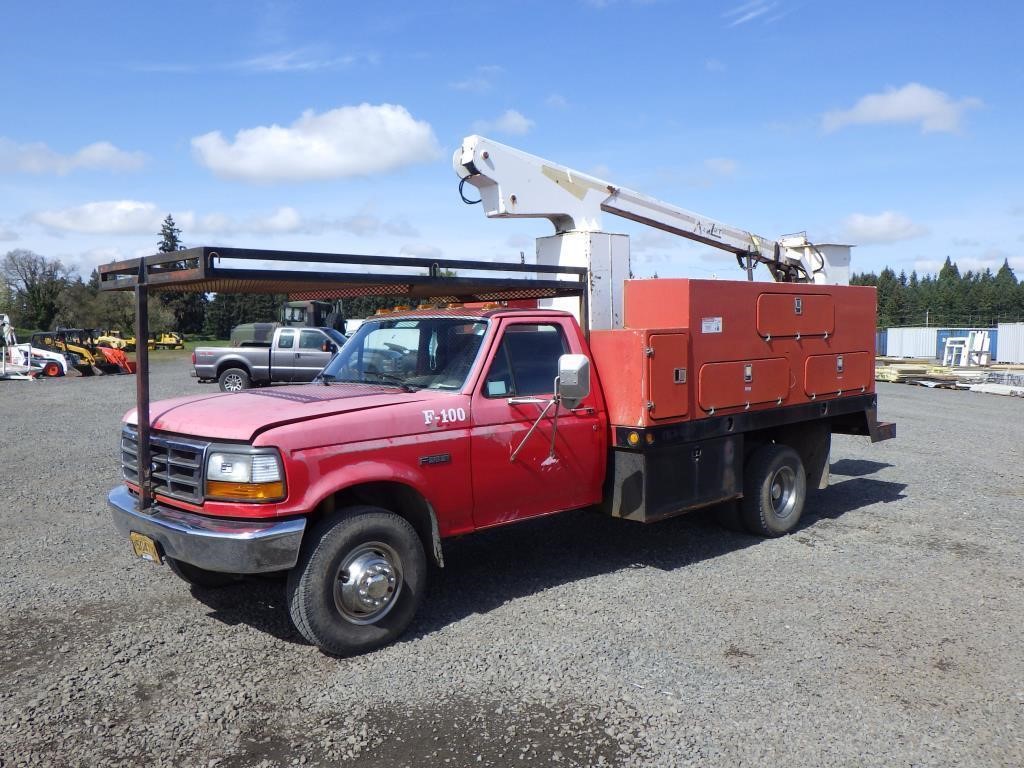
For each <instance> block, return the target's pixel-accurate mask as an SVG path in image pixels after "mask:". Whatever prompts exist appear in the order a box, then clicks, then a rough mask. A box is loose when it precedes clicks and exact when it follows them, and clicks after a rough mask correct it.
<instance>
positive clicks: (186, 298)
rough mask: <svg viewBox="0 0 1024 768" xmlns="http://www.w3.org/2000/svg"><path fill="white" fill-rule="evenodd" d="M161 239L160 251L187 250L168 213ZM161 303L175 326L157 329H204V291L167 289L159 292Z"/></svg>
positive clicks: (185, 330)
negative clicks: (168, 311) (170, 314)
mask: <svg viewBox="0 0 1024 768" xmlns="http://www.w3.org/2000/svg"><path fill="white" fill-rule="evenodd" d="M159 235H160V240H159V241H158V242H157V249H158V250H159V251H160V253H176V252H177V251H183V250H185V246H184V245H182V242H181V229H180V228H179V227H178V225H177V224H175V222H174V217H173V216H171V214H167V218H165V219H164V221H163V224H162V225H161V227H160V232H159ZM178 266H180V267H184V266H185V262H184V261H181V262H178ZM158 295H159V297H160V303H161V304H162V305H163V306H165V307H167V308H168V309H169V310H170V311H171V313H172V315H173V317H174V323H173V324H174V328H155V327H154V329H153V330H155V331H171V330H176V331H180V332H182V333H198V332H199V331H201V330H202V329H203V319H204V317H205V315H206V304H207V300H206V296H205V295H204V294H202V293H188V292H184V291H166V292H161V293H159V294H158Z"/></svg>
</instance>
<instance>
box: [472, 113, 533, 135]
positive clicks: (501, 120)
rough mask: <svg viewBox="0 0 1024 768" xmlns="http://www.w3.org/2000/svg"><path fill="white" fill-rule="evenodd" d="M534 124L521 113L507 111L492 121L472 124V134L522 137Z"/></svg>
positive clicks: (479, 121) (480, 121)
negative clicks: (500, 134) (503, 134)
mask: <svg viewBox="0 0 1024 768" xmlns="http://www.w3.org/2000/svg"><path fill="white" fill-rule="evenodd" d="M533 126H534V122H533V120H530V119H529V118H528V117H524V116H523V115H522V113H520V112H518V111H516V110H514V109H509V110H506V111H505V113H504V114H503V115H501V116H499V117H497V118H495V119H494V120H478V121H477V122H475V123H473V132H474V133H508V134H512V135H515V136H522V135H523V134H524V133H529V132H530V129H531V128H533Z"/></svg>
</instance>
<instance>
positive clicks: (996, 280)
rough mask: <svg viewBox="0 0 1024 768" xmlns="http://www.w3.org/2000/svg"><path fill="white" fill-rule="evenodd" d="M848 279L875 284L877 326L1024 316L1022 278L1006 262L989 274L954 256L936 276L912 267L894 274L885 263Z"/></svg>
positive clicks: (966, 323) (982, 322)
mask: <svg viewBox="0 0 1024 768" xmlns="http://www.w3.org/2000/svg"><path fill="white" fill-rule="evenodd" d="M850 283H851V284H853V285H873V286H875V287H876V288H877V289H878V327H879V328H889V327H892V326H899V325H939V326H945V327H991V326H994V325H995V324H996V323H1000V322H1003V323H1007V322H1019V321H1024V282H1021V281H1018V280H1017V276H1016V275H1015V274H1014V272H1013V269H1012V268H1011V267H1010V264H1009V262H1007V261H1005V260H1004V261H1003V265H1002V266H1001V267H1000V268H999V270H998V271H997V272H996V273H995V274H993V273H992V270H990V269H985V270H984V271H981V272H973V271H971V270H968V271H966V272H964V273H963V274H960V270H959V268H957V265H956V263H955V262H953V261H952V260H950V258H949V257H948V256H947V257H946V262H945V263H944V264H943V265H942V268H941V269H940V270H939V274H938V275H936V276H934V277H933V276H931V275H925V276H924V277H918V275H917V272H911V273H910V276H909V277H908V276H907V273H906V272H900V273H899V274H898V275H897V274H896V273H895V272H894V271H893V270H891V269H889V268H888V267H886V268H885V269H883V270H882V271H881V273H880V274H877V275H876V274H874V273H873V272H872V273H866V274H855V275H854V276H853V277H852V278H851V280H850Z"/></svg>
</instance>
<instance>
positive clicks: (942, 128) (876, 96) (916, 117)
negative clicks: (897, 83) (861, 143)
mask: <svg viewBox="0 0 1024 768" xmlns="http://www.w3.org/2000/svg"><path fill="white" fill-rule="evenodd" d="M981 104H982V102H981V100H980V99H976V98H973V97H966V98H963V99H960V100H954V99H952V98H951V97H950V96H949V95H948V94H946V93H943V92H942V91H938V90H935V89H934V88H928V87H927V86H924V85H921V84H920V83H908V84H907V85H904V86H903V87H902V88H888V89H886V91H885V92H884V93H869V94H868V95H867V96H864V97H862V98H861V99H860V100H859V101H858V102H857V103H856V104H854V105H853V107H851V108H850V109H847V110H833V111H832V112H826V113H825V115H824V117H822V121H821V125H822V128H823V129H824V130H825V132H827V133H831V132H832V131H838V130H839V129H840V128H845V127H846V126H848V125H870V124H873V123H917V124H919V125H920V127H921V133H958V132H959V131H960V126H961V122H962V121H963V117H964V114H965V113H966V112H967V110H969V109H975V108H977V107H980V106H981Z"/></svg>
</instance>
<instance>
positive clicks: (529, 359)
mask: <svg viewBox="0 0 1024 768" xmlns="http://www.w3.org/2000/svg"><path fill="white" fill-rule="evenodd" d="M569 323H571V320H569V319H565V320H563V319H561V318H557V319H552V318H550V317H548V318H543V319H541V320H537V319H534V320H530V319H522V320H520V319H519V318H515V319H505V320H503V321H501V325H500V326H499V328H498V335H497V337H496V338H495V340H494V343H493V344H492V345H491V348H490V350H489V352H488V356H487V359H486V360H485V362H484V366H483V368H482V371H483V373H482V374H481V377H480V379H479V380H478V382H477V384H476V387H475V390H474V393H473V405H472V409H471V414H472V432H471V437H470V443H471V445H470V450H471V453H472V466H473V472H472V474H473V500H474V502H473V504H474V513H473V517H474V523H475V524H476V526H477V527H478V528H485V527H488V526H493V525H499V524H502V523H506V522H512V521H514V520H520V519H523V518H527V517H535V516H538V515H546V514H550V513H552V512H559V511H562V510H567V509H574V508H578V507H585V506H588V505H590V504H596V503H597V502H599V501H600V499H601V486H602V483H603V480H604V472H605V462H606V456H605V454H606V452H607V445H606V441H607V436H606V432H607V430H606V429H605V428H604V426H603V424H604V421H605V415H604V413H603V408H599V407H597V404H598V403H599V402H600V401H599V396H598V395H597V394H596V393H595V392H594V391H593V390H594V389H596V387H593V388H592V392H591V394H590V396H589V397H588V398H587V399H586V400H584V401H583V402H582V403H580V405H579V407H577V408H575V409H573V410H571V411H570V410H568V409H566V408H564V407H561V406H559V408H560V412H559V414H558V430H557V433H556V434H555V437H554V450H553V451H552V434H553V432H554V426H555V425H554V416H555V408H554V407H551V408H550V409H549V410H548V412H547V414H546V415H545V416H544V417H543V418H541V419H540V420H539V422H538V417H540V415H541V413H542V411H543V409H544V406H545V405H546V404H548V403H549V402H550V400H551V398H552V397H553V394H554V381H555V377H556V376H557V375H558V358H559V357H560V356H561V355H563V354H565V353H568V352H582V351H583V350H581V349H573V348H571V345H570V343H569V339H570V338H575V335H574V334H575V331H574V329H567V328H566V326H567V325H568V324H569ZM567 330H572V333H573V335H570V334H569V333H567ZM535 422H536V423H537V428H536V429H534V431H533V434H531V435H530V436H529V438H527V437H526V435H527V432H529V431H530V428H531V427H532V426H533V425H534V423H535ZM513 453H515V458H514V459H513V458H512V455H513Z"/></svg>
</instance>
